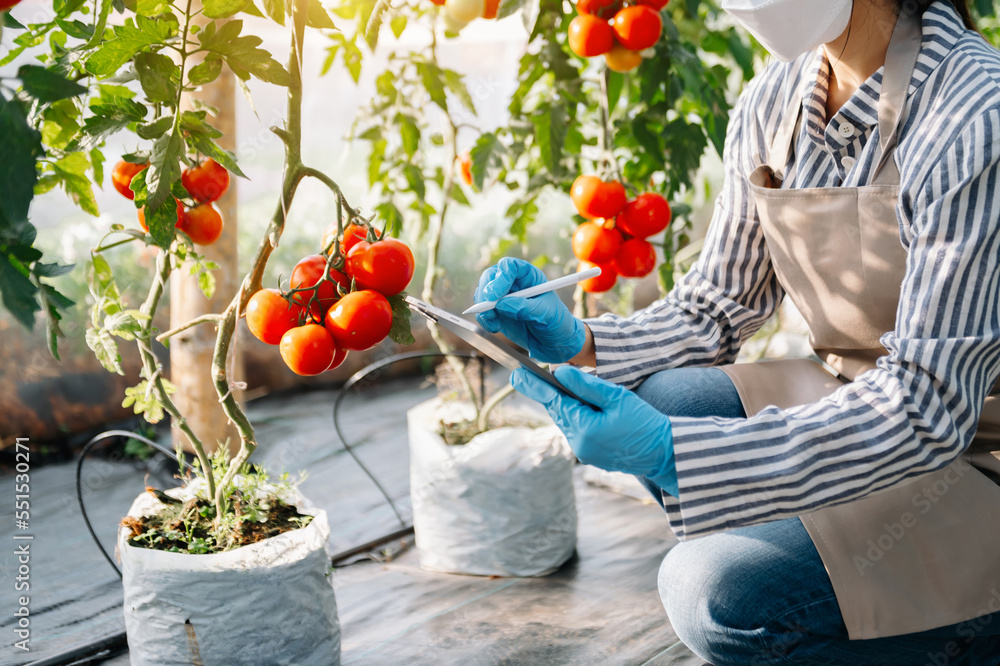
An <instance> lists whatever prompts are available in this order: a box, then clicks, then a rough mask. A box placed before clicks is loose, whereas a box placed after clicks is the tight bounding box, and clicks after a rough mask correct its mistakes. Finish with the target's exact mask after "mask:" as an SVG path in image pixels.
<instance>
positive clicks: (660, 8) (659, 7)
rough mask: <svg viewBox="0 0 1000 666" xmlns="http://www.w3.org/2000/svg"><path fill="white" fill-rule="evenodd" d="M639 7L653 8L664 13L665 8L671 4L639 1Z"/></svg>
mask: <svg viewBox="0 0 1000 666" xmlns="http://www.w3.org/2000/svg"><path fill="white" fill-rule="evenodd" d="M635 4H637V5H645V6H647V7H652V8H653V9H655V10H656V11H658V12H659V11H663V8H664V7H666V6H667V5H669V4H670V0H637V1H636V3H635Z"/></svg>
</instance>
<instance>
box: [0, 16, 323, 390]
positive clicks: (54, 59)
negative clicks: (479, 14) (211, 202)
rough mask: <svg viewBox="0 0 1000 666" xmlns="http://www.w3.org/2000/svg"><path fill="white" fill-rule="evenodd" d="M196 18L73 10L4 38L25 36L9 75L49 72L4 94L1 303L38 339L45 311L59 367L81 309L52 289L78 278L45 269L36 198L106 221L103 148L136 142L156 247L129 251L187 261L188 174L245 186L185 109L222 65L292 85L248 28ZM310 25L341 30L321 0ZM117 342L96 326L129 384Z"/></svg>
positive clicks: (105, 352)
mask: <svg viewBox="0 0 1000 666" xmlns="http://www.w3.org/2000/svg"><path fill="white" fill-rule="evenodd" d="M265 4H266V6H267V8H268V10H269V12H272V11H273V12H277V13H279V14H280V16H279V17H278V18H280V19H281V20H282V21H283V17H284V15H285V14H287V13H288V12H290V11H291V7H290V5H289V6H288V7H286V6H285V5H284V3H280V2H278V3H275V2H270V3H265ZM23 7H28V3H26V4H25V5H22V6H19V7H16V8H14V10H13V11H14V13H15V15H16V14H17V13H19V12H20V11H22V8H23ZM189 9H190V5H185V4H184V3H176V4H175V3H171V2H166V1H165V0H128V1H124V2H123V1H122V0H98V1H97V2H94V3H84V2H82V1H81V0H70V1H62V2H56V3H54V4H53V5H52V12H51V13H50V15H45V14H40V13H39V12H37V11H33V10H32V13H30V14H29V13H25V14H24V15H25V16H32V17H34V16H40V17H41V18H39V19H36V20H37V21H38V22H26V23H23V24H22V23H21V22H19V21H18V20H17V19H16V18H15V17H12V16H10V15H9V14H4V25H5V27H6V28H7V29H8V30H16V31H18V33H19V34H17V36H15V37H14V46H13V48H12V49H11V50H10V52H9V53H6V54H3V56H2V59H0V64H8V63H10V62H12V61H14V59H15V58H19V57H21V56H22V55H27V54H33V55H35V56H36V57H37V60H38V64H24V65H22V66H21V67H20V68H19V69H18V71H17V76H16V77H14V78H16V82H17V84H18V85H17V87H16V88H15V87H13V83H14V82H13V81H12V82H11V85H4V86H3V87H2V88H0V155H3V159H2V160H0V181H2V182H3V183H4V193H5V196H4V197H3V199H2V200H0V297H2V299H3V304H4V307H6V308H7V310H8V311H10V313H11V314H12V315H13V316H14V317H15V318H16V319H17V320H18V321H19V322H21V323H22V324H23V325H24V326H26V327H28V328H29V329H30V328H33V326H34V322H35V318H36V315H37V314H38V313H39V311H41V313H42V314H43V315H44V317H45V320H46V326H47V337H48V340H49V346H50V349H51V350H52V352H53V354H54V355H56V356H57V357H58V355H57V354H58V350H57V349H56V343H55V341H56V339H57V338H58V337H59V336H60V335H61V331H60V329H59V321H60V320H61V318H62V315H61V314H60V312H61V311H64V310H65V309H67V308H69V307H71V306H72V305H73V303H72V302H71V301H70V300H69V299H68V298H66V297H65V296H63V295H62V294H60V293H59V292H58V291H56V290H55V289H54V288H53V287H52V286H51V285H50V284H48V283H47V282H46V279H48V278H52V277H55V276H57V275H59V274H61V273H64V272H66V271H68V270H69V269H70V268H71V267H68V266H58V265H56V264H53V263H48V264H46V263H43V262H42V261H41V259H42V256H41V253H40V252H38V250H37V249H35V248H34V246H33V244H34V239H35V235H36V232H35V228H34V226H33V225H32V224H31V222H30V221H29V219H28V210H29V206H30V204H31V201H32V199H33V197H34V196H36V195H41V194H45V193H47V192H50V191H52V190H53V189H56V188H59V189H61V190H63V192H65V194H66V195H67V196H68V197H69V199H70V200H71V201H72V202H73V203H74V204H76V205H77V206H78V207H79V208H80V209H81V210H83V211H84V212H86V213H88V214H90V215H93V216H97V215H99V214H100V211H99V210H98V207H97V201H96V199H95V197H94V189H93V188H94V185H98V186H101V185H102V183H103V180H104V157H103V155H102V153H101V151H100V147H101V146H102V145H103V143H104V141H105V140H106V139H107V138H108V137H110V136H111V135H113V134H115V133H117V132H121V131H130V132H134V133H135V134H136V136H137V137H138V138H139V139H140V141H142V142H145V143H144V147H143V148H142V149H140V151H139V153H138V154H136V155H134V156H132V157H131V160H132V161H135V162H145V161H148V162H149V163H150V166H149V169H147V170H146V171H144V172H143V177H142V178H139V179H136V181H138V182H139V183H140V186H139V189H138V191H137V196H136V198H135V205H136V207H137V208H138V207H143V206H144V207H145V216H146V219H147V223H148V224H149V226H150V235H149V236H147V237H143V236H142V235H141V234H140V235H135V234H132V235H131V236H129V237H128V238H126V240H145V242H147V243H154V244H156V245H158V246H159V247H160V248H162V249H163V250H171V248H174V250H173V251H178V250H177V248H178V247H179V246H183V245H184V243H183V242H181V243H180V244H179V245H178V244H177V238H178V235H177V234H176V232H175V229H174V226H175V223H176V210H175V204H174V202H173V201H172V200H171V199H172V196H179V197H180V198H183V197H185V196H186V192H184V191H183V188H180V186H179V184H178V180H179V178H180V175H181V171H182V169H183V168H184V167H186V166H188V165H190V164H193V163H194V162H195V160H196V159H197V158H198V157H199V156H207V157H211V158H213V159H215V160H216V161H217V162H219V163H220V164H222V165H223V166H225V167H226V168H227V169H228V170H229V171H231V172H233V173H234V174H236V175H238V176H243V172H242V171H241V170H240V168H239V166H238V165H237V163H236V159H235V157H234V156H233V155H232V154H231V153H229V152H227V151H225V150H223V149H222V148H220V147H219V146H218V144H217V143H216V140H217V139H218V138H219V137H220V136H221V133H220V132H219V131H217V130H216V129H215V128H214V127H212V126H211V125H210V124H209V123H208V122H207V120H206V117H207V114H206V112H205V111H204V110H202V111H185V112H183V113H181V112H180V101H181V97H182V95H183V94H185V93H188V92H192V91H194V90H195V89H196V88H197V87H198V86H200V85H204V84H206V83H209V82H211V81H213V80H214V79H215V78H217V77H218V76H219V74H220V73H221V72H222V68H223V65H228V66H229V67H230V69H232V70H233V72H234V73H235V74H236V75H237V76H238V77H240V79H241V80H242V81H246V80H249V79H250V78H251V77H252V78H257V79H259V80H261V81H265V82H268V83H272V84H275V85H281V86H284V85H287V84H288V83H289V81H290V76H289V74H288V72H287V71H286V70H285V68H284V67H283V66H282V65H281V64H280V63H278V62H277V61H276V60H275V59H274V58H272V57H271V54H270V53H268V52H267V51H265V50H263V49H261V48H260V44H261V39H260V38H259V37H257V36H255V35H248V34H244V27H243V22H242V21H241V20H239V19H233V20H230V21H228V22H226V23H224V24H223V23H216V21H214V20H213V21H209V22H208V23H207V24H206V25H204V26H203V27H202V28H201V29H200V30H196V29H195V27H194V26H193V25H192V23H191V19H192V18H193V16H194V14H193V13H191V14H189V13H188V11H189ZM239 12H246V13H248V14H254V15H260V14H261V12H260V10H258V9H257V8H256V6H255V5H254V4H253V2H252V1H251V0H206V1H205V3H204V14H205V16H207V17H209V18H212V19H217V18H227V17H232V16H234V15H236V14H238V13H239ZM309 24H310V25H313V26H315V27H321V28H333V27H334V25H333V22H332V20H331V19H330V17H329V15H328V14H327V13H326V11H325V10H324V9H323V8H322V6H321V5H320V4H319V0H310V3H309ZM195 56H198V57H200V58H201V59H202V61H201V62H200V63H198V64H197V65H194V64H193V63H192V62H191V59H192V58H193V57H195ZM129 84H133V85H129ZM134 84H137V85H134ZM122 233H123V232H122ZM196 271H197V272H198V275H199V281H200V283H201V285H202V289H203V291H205V292H206V293H208V292H211V290H212V289H213V288H214V285H213V279H212V278H211V276H210V275H208V274H207V270H206V269H205V266H204V265H201V266H199V267H197V268H196ZM92 288H93V285H92ZM102 299H104V300H101V299H99V304H98V305H95V313H96V315H97V316H96V319H95V321H100V319H101V317H102V316H103V315H104V314H106V313H105V312H104V309H103V308H104V306H105V305H108V304H110V305H111V306H112V307H114V306H117V305H120V300H119V299H116V298H110V297H108V296H107V295H104V296H102ZM101 303H103V305H102V304H101ZM115 335H116V333H114V332H113V331H112V330H111V329H108V328H107V327H106V326H98V325H97V324H95V329H94V330H92V331H90V332H88V336H87V337H88V344H89V345H90V346H91V348H92V349H94V351H95V352H96V353H97V354H98V357H99V358H100V359H101V361H102V363H104V364H105V367H108V368H109V369H111V370H113V371H116V372H118V371H120V370H121V367H120V357H119V355H118V353H117V349H116V347H115V343H114V340H113V337H114V336H115Z"/></svg>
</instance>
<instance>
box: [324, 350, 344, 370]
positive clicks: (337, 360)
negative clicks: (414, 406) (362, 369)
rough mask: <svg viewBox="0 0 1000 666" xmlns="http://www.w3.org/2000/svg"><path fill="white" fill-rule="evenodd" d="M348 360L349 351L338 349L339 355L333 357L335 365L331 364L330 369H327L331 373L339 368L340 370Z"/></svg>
mask: <svg viewBox="0 0 1000 666" xmlns="http://www.w3.org/2000/svg"><path fill="white" fill-rule="evenodd" d="M346 359H347V350H346V349H340V348H339V347H338V348H337V353H336V354H334V355H333V363H331V364H330V367H329V368H327V369H326V371H327V372H330V371H331V370H336V369H337V368H339V367H340V366H342V365H343V364H344V361H345V360H346Z"/></svg>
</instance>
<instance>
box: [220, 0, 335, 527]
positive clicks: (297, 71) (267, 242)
mask: <svg viewBox="0 0 1000 666" xmlns="http://www.w3.org/2000/svg"><path fill="white" fill-rule="evenodd" d="M307 9H308V0H295V1H294V4H293V5H292V21H291V24H292V36H291V46H290V48H289V54H288V73H289V75H290V79H291V80H290V82H289V84H288V116H287V119H286V124H285V128H284V129H279V130H276V131H275V134H277V135H278V136H279V137H280V138H281V139H282V141H283V142H284V144H285V168H284V176H283V178H282V185H281V193H280V196H279V200H278V204H277V206H276V208H275V211H274V215H273V216H272V218H271V223H270V225H269V226H268V229H267V233H266V234H265V235H264V238H262V239H261V242H260V245H258V247H257V252H256V254H255V255H254V258H253V263H252V264H251V267H250V270H249V272H248V273H247V275H246V276H245V277H244V278H243V282H242V283H241V284H240V288H239V289H238V290H237V292H236V296H235V297H234V298H233V300H232V302H230V304H229V307H227V308H226V311H225V312H224V313H223V314H222V319H221V321H220V323H219V334H218V336H216V340H215V352H214V355H213V358H212V376H213V378H214V380H215V390H216V392H217V393H218V394H219V401H220V402H221V403H222V408H223V410H224V411H225V412H226V415H227V416H228V417H229V420H230V421H231V422H232V423H233V425H235V426H236V429H237V431H239V434H240V450H239V451H238V452H237V453H236V455H235V456H234V457H233V459H232V461H230V463H229V467H228V468H227V469H226V473H225V474H224V475H223V477H222V480H221V481H220V482H219V484H218V485H217V486H216V488H215V492H214V495H215V507H216V512H215V516H216V518H215V523H216V526H218V525H219V524H220V520H221V517H222V515H223V513H224V512H225V511H226V507H227V503H226V500H227V497H226V490H227V488H228V487H229V485H230V484H231V483H232V481H233V478H234V477H235V476H236V474H237V472H238V471H239V470H240V468H241V467H242V466H243V464H244V463H245V462H246V461H247V459H248V458H249V457H250V455H251V454H252V453H253V452H254V450H255V449H256V448H257V440H256V437H255V434H254V429H253V426H252V425H251V424H250V420H249V419H248V418H247V415H246V413H245V412H244V411H243V409H242V408H241V407H240V404H239V402H238V401H237V400H236V397H235V396H234V395H233V391H232V387H231V385H230V380H229V372H228V369H227V365H226V363H227V360H228V358H229V350H230V348H231V347H232V343H233V338H234V336H235V334H236V323H237V322H238V321H239V317H240V315H241V314H242V311H243V309H244V308H245V307H246V303H247V302H248V301H249V300H250V297H251V296H253V295H254V294H255V293H257V292H258V291H260V289H261V287H262V281H263V275H264V269H265V268H266V267H267V262H268V259H269V258H270V257H271V253H272V252H274V249H275V248H276V247H277V246H278V241H279V240H280V239H281V234H282V232H283V231H284V229H285V220H286V219H287V217H288V210H289V208H290V206H291V203H292V199H293V198H294V197H295V191H296V190H297V189H298V186H299V183H300V182H301V181H302V178H303V177H304V176H305V175H306V169H305V167H303V166H302V53H303V50H302V46H303V37H304V35H305V27H306V13H307ZM331 182H332V181H331ZM338 189H339V188H338Z"/></svg>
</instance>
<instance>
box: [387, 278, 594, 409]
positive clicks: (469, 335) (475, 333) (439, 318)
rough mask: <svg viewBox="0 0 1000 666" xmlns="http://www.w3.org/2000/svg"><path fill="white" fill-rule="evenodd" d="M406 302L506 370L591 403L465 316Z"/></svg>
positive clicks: (409, 298) (411, 299)
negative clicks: (530, 376)
mask: <svg viewBox="0 0 1000 666" xmlns="http://www.w3.org/2000/svg"><path fill="white" fill-rule="evenodd" d="M406 303H407V305H409V306H410V309H411V310H413V311H414V312H417V313H419V314H421V315H423V316H424V317H426V318H427V319H429V320H430V321H433V322H436V323H437V324H438V325H439V326H442V327H444V328H446V329H448V330H449V331H451V332H452V333H454V334H455V335H457V336H458V337H459V338H461V339H462V340H463V341H465V342H467V343H469V344H470V345H472V347H474V348H475V349H478V350H479V351H481V352H482V353H484V354H486V355H487V356H489V357H490V358H491V359H493V360H494V361H496V362H497V363H499V364H500V365H502V366H504V367H505V368H507V369H508V370H511V371H513V370H516V369H518V368H524V369H525V370H527V371H528V372H530V373H531V374H533V375H535V376H536V377H538V378H539V379H542V380H543V381H545V382H546V383H548V384H549V385H551V386H553V387H554V388H556V389H558V390H560V391H562V392H563V393H565V394H567V395H569V396H572V397H573V398H576V399H577V400H579V401H580V402H582V403H585V404H590V403H589V402H587V401H586V400H584V399H583V398H581V397H579V396H578V395H576V394H575V393H573V392H572V391H570V390H569V389H567V388H566V387H565V386H563V385H562V384H560V383H559V380H558V379H556V378H555V376H554V375H553V374H552V373H551V372H549V371H548V370H546V369H545V368H543V367H541V366H540V365H538V364H537V363H536V362H535V361H533V360H532V359H531V358H530V357H529V356H528V355H527V354H525V353H524V352H523V351H521V350H520V349H518V348H517V347H514V345H512V344H511V343H510V342H508V341H507V340H506V339H504V338H501V337H499V336H497V335H493V334H492V333H490V332H489V331H487V330H486V329H484V328H483V327H481V326H479V325H478V324H475V323H473V322H471V321H468V320H467V319H462V318H461V317H459V316H457V315H454V314H452V313H450V312H448V311H446V310H442V309H441V308H437V307H434V306H433V305H431V304H430V303H425V302H424V301H421V300H420V299H418V298H414V297H413V296H407V297H406ZM591 406H593V405H591Z"/></svg>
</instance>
